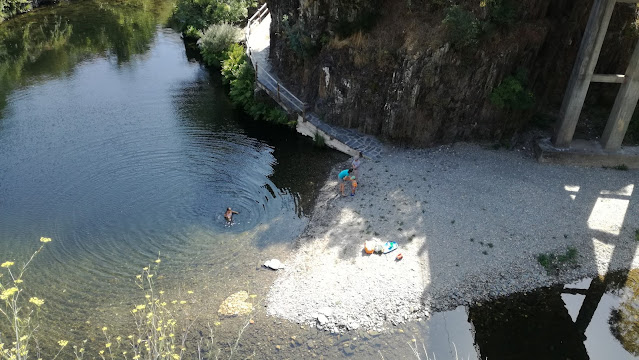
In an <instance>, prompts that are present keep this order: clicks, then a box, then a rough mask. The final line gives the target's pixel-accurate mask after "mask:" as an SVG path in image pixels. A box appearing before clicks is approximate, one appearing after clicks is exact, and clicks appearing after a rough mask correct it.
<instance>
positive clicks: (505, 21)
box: [486, 0, 516, 27]
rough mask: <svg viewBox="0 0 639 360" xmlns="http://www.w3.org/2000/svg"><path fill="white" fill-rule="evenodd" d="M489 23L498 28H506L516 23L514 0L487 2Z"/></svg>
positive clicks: (491, 0) (488, 0) (492, 0)
mask: <svg viewBox="0 0 639 360" xmlns="http://www.w3.org/2000/svg"><path fill="white" fill-rule="evenodd" d="M486 7H487V8H488V21H490V22H491V23H492V24H495V25H497V26H501V27H506V26H509V25H511V24H512V23H513V22H514V21H515V15H516V10H515V5H514V4H513V0H487V1H486Z"/></svg>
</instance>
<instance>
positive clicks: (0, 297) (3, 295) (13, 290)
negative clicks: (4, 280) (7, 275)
mask: <svg viewBox="0 0 639 360" xmlns="http://www.w3.org/2000/svg"><path fill="white" fill-rule="evenodd" d="M17 292H18V288H17V287H15V286H14V287H11V288H8V289H6V290H4V291H3V292H2V293H0V300H7V299H8V298H9V297H11V296H13V294H15V293H17Z"/></svg>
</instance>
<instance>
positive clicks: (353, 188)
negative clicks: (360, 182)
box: [351, 176, 357, 196]
mask: <svg viewBox="0 0 639 360" xmlns="http://www.w3.org/2000/svg"><path fill="white" fill-rule="evenodd" d="M351 180H352V181H351V196H355V190H357V181H356V180H355V176H351Z"/></svg>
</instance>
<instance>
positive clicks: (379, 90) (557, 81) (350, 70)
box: [268, 0, 637, 146]
mask: <svg viewBox="0 0 639 360" xmlns="http://www.w3.org/2000/svg"><path fill="white" fill-rule="evenodd" d="M489 2H490V1H489ZM493 2H496V3H501V4H507V5H509V6H512V9H513V12H512V16H511V18H510V20H511V21H510V23H509V24H503V23H502V24H500V23H499V21H493V20H491V19H492V18H491V16H494V14H492V13H491V12H490V11H488V8H487V7H481V5H480V1H478V0H460V1H456V3H458V4H459V5H460V6H461V7H462V8H464V9H465V10H466V11H468V12H471V13H472V14H473V16H474V17H476V18H477V21H478V22H479V23H480V25H479V26H480V27H481V28H482V29H483V30H482V35H480V36H479V38H478V39H477V44H476V45H475V46H464V47H460V46H457V47H456V46H454V44H451V42H450V41H449V37H448V36H447V34H448V31H449V30H450V26H449V25H446V24H444V23H443V20H444V18H445V17H446V14H447V6H448V4H449V2H447V1H440V0H401V1H396V0H268V7H269V9H270V10H271V16H272V23H271V57H272V62H273V64H274V65H275V66H276V67H277V68H278V73H279V74H280V76H281V77H283V78H284V79H285V80H287V83H288V84H289V85H290V87H292V88H293V89H294V90H295V91H297V93H298V94H301V95H302V96H303V98H304V99H305V100H306V101H307V103H309V104H310V105H311V107H312V108H313V109H314V110H315V111H316V112H317V113H319V114H320V115H321V116H322V117H323V118H324V120H326V121H328V122H330V123H334V124H338V125H341V126H345V127H351V128H357V129H358V130H360V131H362V132H365V133H369V134H374V135H378V136H381V137H382V138H385V139H387V140H390V141H392V142H394V143H397V144H405V145H413V146H429V145H434V144H438V143H448V142H453V141H458V140H477V139H500V138H503V137H505V136H510V135H512V134H513V132H515V131H517V130H519V129H521V128H522V127H523V126H524V125H525V124H526V122H527V121H528V120H529V119H530V118H531V115H532V114H534V113H553V112H557V111H558V109H559V107H560V105H561V101H562V99H563V94H564V91H565V88H566V84H567V82H568V79H569V77H570V73H571V70H572V66H573V64H574V61H575V58H576V54H577V51H578V50H579V43H580V39H581V36H582V34H583V31H584V29H585V26H586V23H587V20H588V15H589V13H590V8H591V5H592V2H593V1H592V0H587V1H583V2H576V1H568V0H522V1H516V0H494V1H493ZM481 3H486V2H481ZM635 18H636V7H635V5H628V4H618V5H617V7H616V9H615V13H614V15H613V19H612V21H611V25H610V28H609V31H608V35H607V38H606V41H605V43H604V48H603V50H602V53H601V56H600V59H599V63H598V67H597V70H596V71H597V72H598V73H623V72H624V70H625V67H626V65H627V62H628V60H629V58H630V54H631V52H632V48H633V46H634V43H635V41H636V38H637V35H636V29H634V28H633V27H632V24H633V23H634V21H635ZM518 69H524V70H526V72H527V74H528V77H527V78H528V81H527V82H528V83H527V85H526V86H527V87H528V88H529V89H530V90H531V91H532V92H533V94H534V96H535V99H536V101H535V105H534V108H533V109H531V110H528V111H525V112H524V111H521V110H512V109H499V108H497V107H496V106H495V105H493V104H492V103H491V102H490V101H489V97H490V94H491V93H492V92H493V90H494V89H495V87H496V86H498V85H499V84H500V83H501V82H502V80H504V79H505V78H506V77H508V76H510V75H513V74H515V73H516V72H517V71H518Z"/></svg>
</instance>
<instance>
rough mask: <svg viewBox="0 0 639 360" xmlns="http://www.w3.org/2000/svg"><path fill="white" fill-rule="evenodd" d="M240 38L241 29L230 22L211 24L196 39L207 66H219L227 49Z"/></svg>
mask: <svg viewBox="0 0 639 360" xmlns="http://www.w3.org/2000/svg"><path fill="white" fill-rule="evenodd" d="M241 38H242V30H241V29H240V28H238V27H236V26H233V25H230V24H219V25H211V26H209V28H208V29H207V30H206V32H205V33H204V35H203V36H202V38H200V40H199V41H198V46H199V48H200V52H201V53H202V58H203V59H204V62H206V63H207V64H208V65H209V66H216V67H217V66H220V65H221V62H222V61H223V60H226V58H227V56H228V55H227V50H228V49H229V48H230V47H231V45H233V44H236V43H237V42H238V41H239V40H240V39H241Z"/></svg>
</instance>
